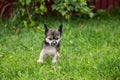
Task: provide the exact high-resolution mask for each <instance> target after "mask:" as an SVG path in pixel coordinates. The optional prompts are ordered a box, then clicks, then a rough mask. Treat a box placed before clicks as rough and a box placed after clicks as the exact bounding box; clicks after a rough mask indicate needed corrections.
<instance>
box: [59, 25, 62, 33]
mask: <svg viewBox="0 0 120 80" xmlns="http://www.w3.org/2000/svg"><path fill="white" fill-rule="evenodd" d="M62 28H63V25H62V24H61V25H60V26H59V28H58V31H59V32H60V33H62Z"/></svg>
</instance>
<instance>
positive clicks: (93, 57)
mask: <svg viewBox="0 0 120 80" xmlns="http://www.w3.org/2000/svg"><path fill="white" fill-rule="evenodd" d="M52 20H54V19H52ZM44 22H45V23H48V24H49V25H50V27H52V28H54V27H55V28H57V27H58V26H59V21H58V20H54V23H53V21H49V20H46V21H43V22H41V23H40V25H39V30H37V31H31V30H28V29H26V28H23V29H21V33H20V34H15V32H14V30H13V29H10V30H9V29H7V28H3V27H2V26H4V25H3V24H2V26H0V29H1V33H0V80H119V79H120V22H119V19H118V18H111V19H94V20H93V19H92V20H76V21H75V20H70V21H63V25H64V28H63V34H62V41H61V50H60V58H59V59H58V62H57V64H55V65H52V64H51V59H50V58H49V59H47V60H45V62H44V64H37V63H36V60H37V59H38V57H39V53H40V51H41V43H42V40H43V38H44V28H43V24H44ZM6 25H7V23H6ZM19 26H20V25H19Z"/></svg>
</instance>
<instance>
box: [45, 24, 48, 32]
mask: <svg viewBox="0 0 120 80" xmlns="http://www.w3.org/2000/svg"><path fill="white" fill-rule="evenodd" d="M44 28H45V34H46V33H47V32H48V26H47V24H44Z"/></svg>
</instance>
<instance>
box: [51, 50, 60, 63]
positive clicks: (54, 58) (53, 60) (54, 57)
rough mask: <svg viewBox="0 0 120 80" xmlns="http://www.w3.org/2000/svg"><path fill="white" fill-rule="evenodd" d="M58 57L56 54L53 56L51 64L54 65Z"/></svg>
mask: <svg viewBox="0 0 120 80" xmlns="http://www.w3.org/2000/svg"><path fill="white" fill-rule="evenodd" d="M58 56H59V53H58V52H57V53H56V54H54V56H53V59H52V64H55V63H56V62H57V58H58Z"/></svg>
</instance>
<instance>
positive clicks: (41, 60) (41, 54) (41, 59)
mask: <svg viewBox="0 0 120 80" xmlns="http://www.w3.org/2000/svg"><path fill="white" fill-rule="evenodd" d="M44 56H45V51H44V50H42V51H41V53H40V57H39V59H38V60H37V62H38V63H43V58H44Z"/></svg>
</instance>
